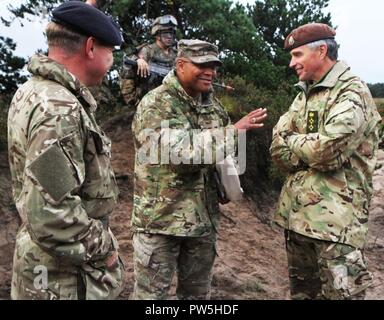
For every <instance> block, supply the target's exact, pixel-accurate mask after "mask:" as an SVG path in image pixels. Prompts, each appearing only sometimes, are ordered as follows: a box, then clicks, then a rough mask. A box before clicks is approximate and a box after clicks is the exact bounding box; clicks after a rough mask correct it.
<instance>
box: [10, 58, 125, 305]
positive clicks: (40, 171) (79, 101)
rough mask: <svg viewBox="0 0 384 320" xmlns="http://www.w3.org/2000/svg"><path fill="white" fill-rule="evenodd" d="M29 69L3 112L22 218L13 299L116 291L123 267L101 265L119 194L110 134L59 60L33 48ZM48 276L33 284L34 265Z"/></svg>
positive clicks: (109, 247)
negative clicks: (80, 290) (41, 283)
mask: <svg viewBox="0 0 384 320" xmlns="http://www.w3.org/2000/svg"><path fill="white" fill-rule="evenodd" d="M28 69H29V71H30V72H31V73H32V75H33V77H32V78H31V79H30V80H29V81H27V82H26V83H25V84H24V85H23V86H21V87H20V88H19V90H17V92H16V94H15V96H14V98H13V100H12V103H11V106H10V109H9V116H8V145H9V161H10V169H11V174H12V185H13V198H14V201H15V203H16V206H17V209H18V212H19V214H20V216H21V218H22V221H23V225H22V227H21V229H20V231H19V233H18V236H17V240H16V249H15V256H14V265H13V278H12V293H11V295H12V298H13V299H77V298H80V297H79V296H78V288H79V286H80V284H79V281H80V280H79V279H82V280H81V282H82V283H83V286H84V288H85V293H84V294H85V298H87V299H108V298H115V297H116V296H117V295H118V294H119V291H120V287H121V282H122V270H121V268H120V266H119V267H117V268H115V269H114V270H107V268H106V265H105V260H106V258H107V257H108V256H110V254H111V253H112V252H113V251H115V249H117V242H116V239H115V238H114V236H113V234H112V232H111V230H110V229H109V227H108V216H109V215H110V213H111V212H112V210H113V208H114V206H115V204H116V200H117V195H118V189H117V185H116V182H115V178H114V174H113V172H112V168H111V163H110V151H111V143H110V140H109V139H108V138H107V137H106V136H105V135H104V133H103V131H102V130H101V129H100V128H99V126H98V125H97V123H96V121H95V118H94V112H95V110H96V102H95V100H94V99H93V97H92V95H91V94H90V92H89V90H88V89H87V88H86V87H85V86H83V85H82V84H81V83H80V82H79V80H77V79H76V78H75V77H74V76H73V75H72V74H70V73H69V72H68V71H67V70H66V69H65V68H64V67H63V66H62V65H60V64H58V63H56V62H54V61H53V60H51V59H49V58H48V57H46V56H43V55H35V56H33V57H32V58H31V61H30V63H29V66H28ZM41 266H42V267H43V268H45V269H44V270H47V277H48V283H47V285H46V286H45V287H44V286H43V287H41V286H37V287H36V285H35V284H36V282H35V280H36V268H37V269H38V270H40V269H39V268H41Z"/></svg>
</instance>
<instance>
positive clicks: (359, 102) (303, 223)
mask: <svg viewBox="0 0 384 320" xmlns="http://www.w3.org/2000/svg"><path fill="white" fill-rule="evenodd" d="M298 87H299V88H300V89H301V92H300V93H299V94H298V96H297V97H296V99H295V100H294V102H293V103H292V105H291V107H290V109H289V111H288V112H287V113H285V114H284V115H283V116H282V117H281V118H280V120H279V122H278V123H277V125H276V126H275V128H274V130H273V141H272V145H271V148H270V151H271V155H272V159H273V161H274V162H275V164H276V165H277V166H278V167H279V168H280V169H282V170H285V171H287V172H288V177H287V179H286V181H285V184H284V186H283V189H282V191H281V195H280V199H279V204H278V209H277V212H276V222H277V223H278V224H279V225H281V226H283V227H284V228H286V229H289V230H292V231H295V232H297V233H300V234H302V235H305V236H308V237H311V238H315V239H321V240H327V241H333V242H338V243H344V244H348V245H351V246H354V247H357V248H363V246H364V244H365V241H366V236H367V231H368V207H369V202H370V198H371V195H372V173H373V170H374V168H375V164H376V153H377V148H378V128H379V127H378V123H379V121H380V120H381V118H380V116H379V114H378V112H377V109H376V106H375V103H374V101H373V99H372V97H371V94H370V92H369V89H368V88H367V86H366V85H365V84H364V83H363V82H362V81H361V80H360V79H359V78H358V77H356V76H354V75H353V74H352V73H351V72H350V71H349V67H348V66H347V65H346V64H344V63H343V62H337V63H336V64H335V65H334V67H333V68H332V69H331V71H330V72H329V73H328V74H327V75H326V76H325V77H324V78H323V80H321V81H320V82H319V83H317V84H315V85H313V86H308V84H307V83H303V82H301V83H299V84H298Z"/></svg>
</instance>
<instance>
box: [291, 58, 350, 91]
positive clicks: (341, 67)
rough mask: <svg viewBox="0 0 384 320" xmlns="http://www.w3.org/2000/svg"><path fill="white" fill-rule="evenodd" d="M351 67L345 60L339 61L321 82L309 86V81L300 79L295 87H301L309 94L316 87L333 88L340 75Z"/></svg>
mask: <svg viewBox="0 0 384 320" xmlns="http://www.w3.org/2000/svg"><path fill="white" fill-rule="evenodd" d="M349 69H350V67H349V66H348V65H347V64H346V63H345V62H343V61H338V62H336V63H335V65H334V66H333V67H332V68H331V70H330V71H329V72H328V73H327V74H326V76H325V77H324V78H323V79H322V80H320V82H319V83H317V84H315V85H314V86H309V84H308V82H307V81H300V82H299V83H297V84H295V87H298V88H300V89H301V90H302V91H304V92H305V93H306V94H307V95H308V94H309V92H310V91H312V90H313V89H315V88H333V87H334V86H335V85H336V83H337V81H338V80H339V78H340V76H341V75H343V74H344V73H345V72H347V71H348V70H349Z"/></svg>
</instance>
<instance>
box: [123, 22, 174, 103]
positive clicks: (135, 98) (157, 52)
mask: <svg viewBox="0 0 384 320" xmlns="http://www.w3.org/2000/svg"><path fill="white" fill-rule="evenodd" d="M176 28H177V20H176V18H175V17H174V16H172V15H164V16H161V17H157V18H156V19H155V20H154V21H153V23H152V28H151V35H152V36H154V37H155V42H154V43H152V44H144V45H141V46H139V47H138V48H137V49H136V52H135V53H134V54H133V55H132V56H130V57H129V59H131V60H135V61H136V62H137V67H132V66H129V65H124V66H123V69H122V72H121V75H120V88H121V93H122V95H123V98H124V100H125V102H126V103H127V104H128V105H131V106H135V105H137V103H138V102H139V101H140V99H141V98H142V97H143V96H144V95H145V94H146V93H147V92H148V91H150V90H152V89H154V88H156V87H157V86H159V85H160V84H161V82H162V80H163V76H160V75H158V74H155V73H153V72H152V73H151V72H150V68H149V65H150V64H151V63H152V64H156V65H159V66H161V67H165V68H169V69H172V67H173V65H174V62H175V59H176V49H175V47H174V44H175V35H176Z"/></svg>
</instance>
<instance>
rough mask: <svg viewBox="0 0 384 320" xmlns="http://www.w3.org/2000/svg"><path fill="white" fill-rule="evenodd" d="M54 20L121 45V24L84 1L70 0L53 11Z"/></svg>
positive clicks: (75, 29) (115, 44) (88, 34)
mask: <svg viewBox="0 0 384 320" xmlns="http://www.w3.org/2000/svg"><path fill="white" fill-rule="evenodd" d="M52 21H53V22H55V23H58V24H61V25H64V26H66V27H69V28H72V29H73V30H74V31H77V32H79V33H81V34H84V35H86V36H92V37H95V38H96V39H98V40H100V41H101V42H103V43H106V44H109V45H112V46H120V45H121V42H122V36H121V32H120V28H119V25H118V24H117V23H116V22H115V21H113V19H112V18H111V17H109V16H107V15H106V14H104V13H103V12H102V11H100V10H99V9H97V8H95V7H93V6H91V5H89V4H86V3H85V2H82V1H68V2H65V3H63V4H61V5H60V6H58V7H57V8H55V9H54V10H53V11H52Z"/></svg>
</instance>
